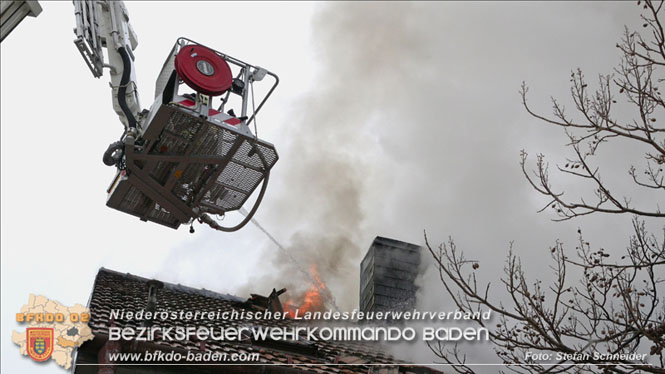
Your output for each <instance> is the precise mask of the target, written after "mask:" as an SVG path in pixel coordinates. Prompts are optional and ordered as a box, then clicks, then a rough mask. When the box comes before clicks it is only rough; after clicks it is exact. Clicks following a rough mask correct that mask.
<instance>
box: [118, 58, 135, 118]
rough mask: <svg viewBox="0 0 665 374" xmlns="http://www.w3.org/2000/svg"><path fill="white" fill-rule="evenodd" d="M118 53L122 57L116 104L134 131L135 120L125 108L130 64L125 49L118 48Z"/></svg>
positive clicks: (127, 107) (126, 107)
mask: <svg viewBox="0 0 665 374" xmlns="http://www.w3.org/2000/svg"><path fill="white" fill-rule="evenodd" d="M118 53H120V56H121V57H122V78H121V79H120V86H119V87H118V104H119V105H120V109H122V112H123V113H125V117H127V124H128V126H129V128H130V129H135V128H136V118H134V114H132V111H131V110H130V109H129V106H127V96H126V95H127V84H129V77H130V75H131V73H132V64H131V62H130V60H129V54H128V53H127V50H125V47H120V48H118Z"/></svg>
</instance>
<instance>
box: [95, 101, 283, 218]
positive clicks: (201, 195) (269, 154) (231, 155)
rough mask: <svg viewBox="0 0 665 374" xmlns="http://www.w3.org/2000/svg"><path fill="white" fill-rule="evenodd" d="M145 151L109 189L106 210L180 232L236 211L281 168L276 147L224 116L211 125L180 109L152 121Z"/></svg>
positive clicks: (164, 109)
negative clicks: (196, 221) (207, 217)
mask: <svg viewBox="0 0 665 374" xmlns="http://www.w3.org/2000/svg"><path fill="white" fill-rule="evenodd" d="M147 122H148V125H147V127H146V130H145V133H144V136H143V139H144V140H145V144H144V145H143V149H142V150H140V151H137V152H136V153H133V154H127V160H128V162H127V170H126V171H122V172H119V173H118V175H117V176H116V179H115V180H114V182H113V183H112V185H111V187H110V188H109V198H108V200H107V205H108V206H110V207H112V208H115V209H118V210H121V211H123V212H126V213H129V214H132V215H135V216H137V217H139V218H141V219H143V220H148V221H153V222H156V223H160V224H162V225H166V226H169V227H173V228H177V227H178V226H179V225H180V224H182V223H186V222H188V221H189V220H190V219H191V218H194V217H196V216H197V214H196V213H195V212H194V211H193V209H194V208H198V211H199V212H206V213H211V214H223V213H225V212H228V211H233V210H237V209H239V208H240V207H242V205H243V204H244V203H245V201H246V200H247V199H248V198H249V196H250V195H251V194H252V192H253V191H254V190H255V189H256V188H257V187H258V185H259V183H261V181H262V180H263V179H264V177H265V174H266V172H267V171H268V170H270V169H271V168H272V167H273V165H274V164H275V163H276V162H277V159H278V156H277V152H276V151H275V147H274V146H273V145H272V144H270V143H267V142H264V141H262V140H260V139H256V138H254V137H253V136H252V135H251V133H249V132H248V131H243V129H242V128H241V127H240V126H238V125H237V124H236V125H232V124H231V123H236V122H238V121H237V119H235V118H233V117H230V116H228V115H225V114H224V113H219V114H218V115H215V116H211V117H210V119H209V120H206V119H203V118H199V117H198V116H197V114H196V112H194V111H192V110H188V109H187V108H183V107H181V106H178V105H177V104H169V105H162V106H161V107H160V108H159V110H158V111H157V112H156V113H155V114H154V116H153V117H152V118H151V119H150V120H149V121H147Z"/></svg>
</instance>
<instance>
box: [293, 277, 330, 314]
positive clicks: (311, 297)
mask: <svg viewBox="0 0 665 374" xmlns="http://www.w3.org/2000/svg"><path fill="white" fill-rule="evenodd" d="M309 274H310V275H311V276H312V280H313V281H314V283H313V284H312V285H311V287H310V288H309V289H308V290H307V291H305V292H304V293H303V294H302V295H300V297H297V298H295V299H293V298H291V299H289V300H287V301H286V302H284V303H283V305H282V306H283V308H284V311H285V312H288V315H289V316H293V315H295V313H296V311H297V312H298V314H299V315H303V314H304V313H305V312H322V311H324V310H325V300H326V298H328V297H330V296H329V294H330V291H328V288H327V287H326V284H325V283H323V281H321V278H319V273H318V272H317V271H316V266H315V265H312V266H311V267H310V269H309Z"/></svg>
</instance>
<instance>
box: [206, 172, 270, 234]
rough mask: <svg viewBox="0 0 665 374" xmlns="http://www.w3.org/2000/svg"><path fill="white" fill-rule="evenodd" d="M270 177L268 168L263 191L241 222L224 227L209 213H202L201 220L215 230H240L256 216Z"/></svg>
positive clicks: (262, 187)
mask: <svg viewBox="0 0 665 374" xmlns="http://www.w3.org/2000/svg"><path fill="white" fill-rule="evenodd" d="M268 179H270V171H269V170H266V174H265V176H264V177H263V185H262V186H261V191H260V192H259V196H258V197H257V198H256V201H255V202H254V206H253V207H252V210H250V211H249V213H247V216H245V219H243V220H242V222H240V223H239V224H237V225H235V226H233V227H224V226H221V225H220V224H218V223H217V221H215V220H214V219H213V218H212V217H210V216H209V215H208V214H205V213H204V214H202V215H201V217H200V218H201V221H203V222H205V223H207V224H208V226H210V227H212V228H213V229H215V230H219V231H224V232H234V231H238V230H240V229H241V228H243V227H244V226H245V225H246V224H247V223H249V221H251V220H252V218H253V217H254V213H256V210H257V209H258V208H259V205H261V200H263V195H264V194H265V193H266V187H267V186H268Z"/></svg>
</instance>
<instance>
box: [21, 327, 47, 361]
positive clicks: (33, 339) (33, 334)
mask: <svg viewBox="0 0 665 374" xmlns="http://www.w3.org/2000/svg"><path fill="white" fill-rule="evenodd" d="M25 331H26V337H27V340H28V345H27V350H28V356H30V358H32V359H33V360H35V361H46V360H48V359H49V357H51V354H52V353H53V328H52V327H51V328H46V327H28V328H27V329H26V330H25Z"/></svg>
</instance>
